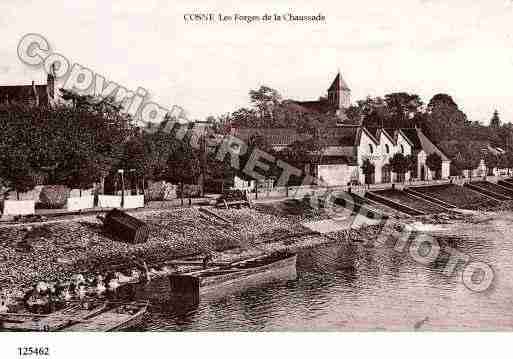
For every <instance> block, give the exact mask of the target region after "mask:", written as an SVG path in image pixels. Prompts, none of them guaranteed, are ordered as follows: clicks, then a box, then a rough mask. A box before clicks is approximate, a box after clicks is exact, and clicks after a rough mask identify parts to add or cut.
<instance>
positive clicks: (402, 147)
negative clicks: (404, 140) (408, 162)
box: [401, 145, 404, 154]
mask: <svg viewBox="0 0 513 359" xmlns="http://www.w3.org/2000/svg"><path fill="white" fill-rule="evenodd" d="M401 153H402V154H404V146H403V145H401Z"/></svg>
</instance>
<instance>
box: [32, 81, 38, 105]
mask: <svg viewBox="0 0 513 359" xmlns="http://www.w3.org/2000/svg"><path fill="white" fill-rule="evenodd" d="M32 92H33V94H34V100H35V102H36V106H39V94H38V93H37V89H36V85H35V83H34V81H32Z"/></svg>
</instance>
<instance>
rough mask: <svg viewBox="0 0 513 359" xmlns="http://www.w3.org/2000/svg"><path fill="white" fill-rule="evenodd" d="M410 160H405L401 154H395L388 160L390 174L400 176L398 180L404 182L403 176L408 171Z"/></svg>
mask: <svg viewBox="0 0 513 359" xmlns="http://www.w3.org/2000/svg"><path fill="white" fill-rule="evenodd" d="M410 162H411V161H410V160H409V159H407V158H406V157H405V156H404V155H403V154H402V153H396V154H395V155H394V156H393V157H392V158H391V159H390V160H389V163H390V167H391V169H392V172H395V173H397V174H400V175H401V176H400V178H402V179H403V181H404V174H405V173H406V172H408V170H409V169H410Z"/></svg>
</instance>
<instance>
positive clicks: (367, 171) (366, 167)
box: [360, 158, 376, 184]
mask: <svg viewBox="0 0 513 359" xmlns="http://www.w3.org/2000/svg"><path fill="white" fill-rule="evenodd" d="M360 168H361V169H362V173H363V174H364V175H365V183H366V184H372V180H370V179H371V178H372V176H373V175H374V172H375V171H376V167H375V166H374V163H372V162H371V161H370V160H369V159H368V158H366V159H365V160H364V161H363V162H362V165H361V166H360Z"/></svg>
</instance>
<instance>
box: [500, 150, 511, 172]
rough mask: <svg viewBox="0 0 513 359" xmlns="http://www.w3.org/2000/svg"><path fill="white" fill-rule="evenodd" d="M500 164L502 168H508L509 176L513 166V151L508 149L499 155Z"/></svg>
mask: <svg viewBox="0 0 513 359" xmlns="http://www.w3.org/2000/svg"><path fill="white" fill-rule="evenodd" d="M498 166H499V167H500V168H507V170H508V176H509V174H510V169H511V168H513V152H511V151H506V152H505V153H503V154H501V155H499V162H498Z"/></svg>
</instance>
